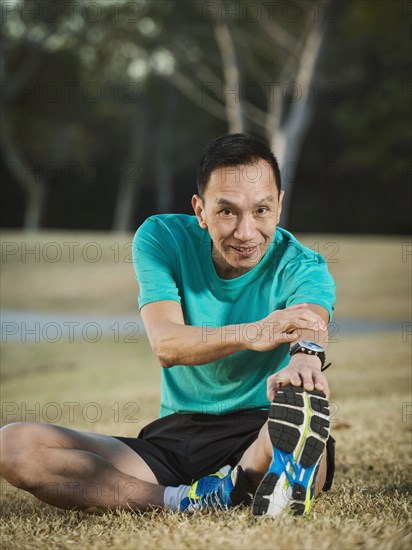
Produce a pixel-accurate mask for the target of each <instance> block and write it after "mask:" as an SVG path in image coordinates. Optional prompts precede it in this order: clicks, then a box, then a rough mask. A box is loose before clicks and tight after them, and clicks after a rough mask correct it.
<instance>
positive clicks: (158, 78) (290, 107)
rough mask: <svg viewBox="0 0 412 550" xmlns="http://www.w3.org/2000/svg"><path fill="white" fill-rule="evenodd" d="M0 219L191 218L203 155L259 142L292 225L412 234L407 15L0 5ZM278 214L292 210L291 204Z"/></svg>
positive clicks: (127, 226) (127, 0) (187, 5)
mask: <svg viewBox="0 0 412 550" xmlns="http://www.w3.org/2000/svg"><path fill="white" fill-rule="evenodd" d="M1 13H2V22H1V46H2V47H1V64H0V71H1V73H0V76H1V82H2V105H1V108H2V113H1V115H2V116H1V145H0V146H1V153H2V155H1V156H2V161H1V175H2V201H1V225H2V227H4V228H16V229H17V228H24V229H28V230H38V229H65V230H67V229H71V230H105V231H133V230H135V229H136V228H137V227H138V226H139V225H140V224H141V223H142V222H143V220H144V219H145V218H146V217H147V216H149V215H151V214H154V213H159V212H183V213H191V207H190V197H191V195H192V194H193V192H195V183H196V169H197V165H198V162H199V159H200V156H201V154H202V151H203V149H204V147H205V145H206V144H207V143H208V142H209V141H210V140H211V139H213V138H215V137H217V136H218V135H222V134H224V133H227V132H243V131H245V132H251V133H253V134H256V135H258V136H260V137H262V138H265V139H266V140H267V141H268V142H269V144H270V145H271V147H272V148H273V150H274V152H275V154H276V155H277V157H278V159H279V162H280V165H281V167H282V176H283V185H284V188H285V189H286V191H287V194H286V199H287V200H286V204H285V206H286V208H285V212H284V217H283V219H282V224H283V226H284V227H287V228H288V229H290V230H292V231H299V232H318V233H326V232H329V233H331V232H333V233H368V234H371V233H372V234H407V233H409V232H410V229H411V216H410V212H411V205H412V190H411V187H412V186H411V178H412V175H411V174H412V167H411V157H410V147H411V124H410V122H411V100H412V84H411V57H410V53H411V42H410V26H411V19H412V14H411V6H410V3H409V2H403V1H390V0H381V1H379V2H370V1H368V0H351V1H350V2H346V1H330V2H327V1H322V0H319V1H318V0H304V1H299V0H296V1H293V2H291V1H287V0H276V1H273V2H270V1H260V0H253V1H246V0H245V1H231V0H227V1H222V2H214V1H190V2H189V1H182V0H178V1H175V0H165V1H158V0H93V1H88V0H86V1H82V2H79V1H77V0H60V1H59V2H56V1H52V0H4V1H3V2H2V4H1ZM291 205H293V207H291Z"/></svg>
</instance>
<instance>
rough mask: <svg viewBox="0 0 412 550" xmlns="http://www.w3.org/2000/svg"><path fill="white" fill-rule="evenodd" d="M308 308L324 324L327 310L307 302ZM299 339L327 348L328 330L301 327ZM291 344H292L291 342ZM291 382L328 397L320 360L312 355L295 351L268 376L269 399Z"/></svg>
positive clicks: (327, 386)
mask: <svg viewBox="0 0 412 550" xmlns="http://www.w3.org/2000/svg"><path fill="white" fill-rule="evenodd" d="M308 306H309V307H310V309H311V310H312V311H313V312H314V313H316V314H317V315H319V316H320V317H321V318H322V319H323V321H324V322H325V324H326V325H327V323H328V321H329V312H328V311H327V310H326V309H325V308H323V307H322V306H318V305H316V304H308ZM299 340H311V341H312V342H316V343H317V344H320V345H321V346H322V347H323V348H324V349H325V350H327V348H328V331H327V330H326V331H313V330H310V329H303V330H302V331H301V334H300V337H299ZM292 345H293V344H292ZM286 384H292V385H293V386H301V385H303V386H304V388H305V390H307V391H312V390H313V389H317V390H319V391H323V392H325V394H326V397H329V395H330V390H329V385H328V381H327V379H326V376H325V375H324V374H323V372H322V371H321V361H320V359H319V358H318V357H316V356H314V355H312V356H311V355H306V354H304V353H297V354H295V355H293V356H292V357H291V358H290V361H289V365H288V366H287V367H285V368H284V369H282V370H280V371H279V372H277V373H276V374H273V375H272V376H269V378H268V380H267V394H268V399H269V401H273V398H274V396H275V395H276V392H277V391H278V389H279V388H280V387H281V386H285V385H286Z"/></svg>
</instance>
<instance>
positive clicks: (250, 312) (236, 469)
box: [1, 134, 335, 515]
mask: <svg viewBox="0 0 412 550" xmlns="http://www.w3.org/2000/svg"><path fill="white" fill-rule="evenodd" d="M282 199H283V192H282V191H281V182H280V172H279V167H278V164H277V161H276V159H275V157H274V155H273V154H272V153H271V151H270V150H269V149H268V147H267V146H266V145H265V144H263V143H262V142H260V140H257V139H256V138H253V137H251V136H247V135H243V134H234V135H228V136H223V137H221V138H218V139H216V140H214V141H213V142H212V143H210V144H209V145H208V147H207V148H206V150H205V153H204V156H203V158H202V161H201V163H200V167H199V172H198V194H196V195H194V196H193V198H192V206H193V209H194V212H195V216H186V215H178V214H165V215H159V216H153V217H151V218H149V219H148V220H146V222H145V223H144V224H143V225H142V226H141V227H140V228H139V230H138V231H137V233H136V236H135V240H134V262H135V268H136V277H137V279H138V282H139V288H140V294H139V307H140V311H141V316H142V319H143V322H144V324H145V328H146V331H147V335H148V338H149V340H150V343H151V346H152V348H153V351H154V353H155V354H156V356H157V357H158V359H159V362H160V364H161V366H162V367H163V369H162V391H161V418H159V419H158V420H156V421H155V422H153V423H151V424H149V425H148V426H146V427H145V428H144V429H143V430H142V432H141V433H140V434H139V437H138V438H123V437H111V436H103V435H98V434H93V433H81V432H77V431H75V430H70V429H66V428H62V427H57V426H50V425H41V424H34V423H20V424H18V423H17V424H11V425H9V426H6V427H5V428H3V430H2V453H1V460H2V475H3V476H4V477H5V478H6V479H7V480H8V481H9V482H10V483H12V484H13V485H15V486H16V487H20V488H22V489H25V490H27V491H29V492H31V493H32V494H34V495H35V496H37V497H38V498H40V499H41V500H43V501H45V502H48V503H50V504H54V505H56V506H60V507H63V508H68V507H74V506H75V507H77V508H80V509H90V508H93V507H105V508H118V507H122V508H136V509H141V510H145V509H147V508H148V507H151V506H155V507H166V508H170V509H172V510H195V509H202V508H208V507H211V506H212V507H217V508H229V507H231V506H233V505H236V504H249V503H250V502H251V496H252V495H253V494H254V495H255V496H254V502H253V513H254V514H256V515H261V514H270V515H277V514H279V513H282V512H283V511H285V510H286V511H291V512H292V513H295V514H298V515H303V514H306V513H308V512H309V510H310V507H311V505H312V501H313V498H314V496H315V495H317V494H319V492H320V491H321V490H322V489H324V490H328V489H329V488H330V485H331V482H332V478H333V440H332V439H331V438H330V437H329V425H330V423H329V409H328V404H327V401H326V397H327V396H329V388H328V383H327V380H326V378H325V376H324V374H323V372H322V367H323V366H324V363H325V349H326V346H327V323H328V321H329V320H330V317H331V315H332V310H333V304H334V300H335V294H334V289H335V285H334V283H333V280H332V278H331V276H330V275H329V273H328V270H327V266H326V263H325V261H324V260H323V259H322V258H321V257H320V256H319V255H317V254H316V253H314V252H313V251H311V250H309V249H306V248H304V247H303V246H302V245H300V243H298V241H296V239H294V237H293V236H292V235H291V234H290V233H288V232H287V231H285V230H282V229H280V228H277V224H278V222H279V217H280V213H281V209H282ZM325 396H326V397H325ZM271 401H272V402H273V403H272V405H270V411H269V419H268V409H269V404H270V402H271ZM214 471H217V472H216V473H215V474H212V472H214ZM194 480H198V481H195V482H194V483H193V481H194ZM90 487H94V490H90Z"/></svg>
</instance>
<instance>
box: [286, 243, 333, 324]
mask: <svg viewBox="0 0 412 550" xmlns="http://www.w3.org/2000/svg"><path fill="white" fill-rule="evenodd" d="M288 272H289V276H288V286H289V289H290V294H289V297H288V299H287V302H286V307H288V306H293V305H295V304H302V303H304V302H306V303H310V304H317V305H319V306H322V307H324V308H325V309H327V310H328V312H329V321H331V320H332V315H333V310H334V308H335V302H336V284H335V281H334V280H333V277H332V275H331V274H330V273H329V271H328V265H327V263H326V261H325V260H324V258H322V256H321V255H319V254H314V255H312V254H311V255H310V256H309V255H308V256H306V255H303V258H297V259H295V260H294V261H293V262H291V265H290V266H289V269H288Z"/></svg>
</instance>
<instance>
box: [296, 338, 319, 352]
mask: <svg viewBox="0 0 412 550" xmlns="http://www.w3.org/2000/svg"><path fill="white" fill-rule="evenodd" d="M299 344H300V345H301V346H304V347H305V348H306V349H310V350H312V351H317V352H322V351H325V350H324V348H323V347H322V346H320V345H319V344H315V342H311V341H310V340H300V342H299Z"/></svg>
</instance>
